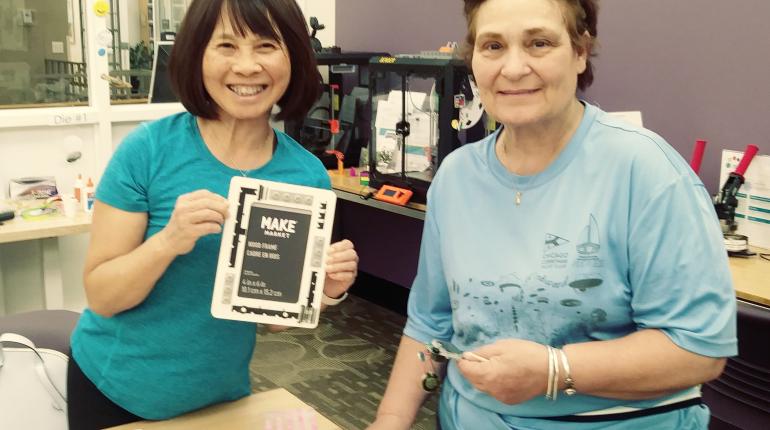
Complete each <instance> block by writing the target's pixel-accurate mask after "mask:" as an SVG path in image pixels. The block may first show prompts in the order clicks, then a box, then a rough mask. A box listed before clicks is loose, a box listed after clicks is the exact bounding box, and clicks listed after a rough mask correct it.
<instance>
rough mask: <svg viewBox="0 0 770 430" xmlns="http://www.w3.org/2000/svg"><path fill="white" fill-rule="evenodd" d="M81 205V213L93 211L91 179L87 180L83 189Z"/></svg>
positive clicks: (92, 184) (92, 185)
mask: <svg viewBox="0 0 770 430" xmlns="http://www.w3.org/2000/svg"><path fill="white" fill-rule="evenodd" d="M81 203H82V204H83V211H85V212H88V213H91V211H93V210H94V182H93V181H92V180H91V178H88V183H86V187H85V188H83V193H82V194H81Z"/></svg>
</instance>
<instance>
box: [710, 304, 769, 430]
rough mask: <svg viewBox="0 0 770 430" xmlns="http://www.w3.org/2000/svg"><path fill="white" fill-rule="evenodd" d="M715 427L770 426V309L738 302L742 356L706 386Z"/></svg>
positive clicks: (751, 429) (728, 429) (749, 429)
mask: <svg viewBox="0 0 770 430" xmlns="http://www.w3.org/2000/svg"><path fill="white" fill-rule="evenodd" d="M703 399H704V401H705V403H706V404H707V405H708V406H709V408H710V409H711V425H710V426H709V428H710V429H711V430H734V429H742V430H754V429H757V430H759V429H762V430H766V429H770V308H765V307H762V306H757V305H753V304H749V303H745V302H741V301H739V302H738V356H737V357H734V358H729V359H728V360H727V365H726V366H725V370H724V372H723V373H722V375H721V376H720V377H719V379H717V380H715V381H711V382H709V383H707V384H705V385H704V386H703Z"/></svg>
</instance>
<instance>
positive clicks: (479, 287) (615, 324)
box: [404, 105, 737, 430]
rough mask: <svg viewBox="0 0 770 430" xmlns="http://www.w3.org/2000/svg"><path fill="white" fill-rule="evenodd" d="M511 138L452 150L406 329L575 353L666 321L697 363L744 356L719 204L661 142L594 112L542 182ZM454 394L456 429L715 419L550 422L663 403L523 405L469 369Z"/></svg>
mask: <svg viewBox="0 0 770 430" xmlns="http://www.w3.org/2000/svg"><path fill="white" fill-rule="evenodd" d="M497 136H498V133H495V134H493V135H490V136H489V137H487V138H486V139H484V140H482V141H480V142H477V143H474V144H470V145H465V146H463V147H461V148H459V149H457V150H456V151H454V152H452V153H451V154H450V155H449V156H448V157H447V158H446V159H445V160H444V162H443V163H442V165H441V168H440V169H439V171H438V173H437V175H436V177H435V178H434V180H433V183H432V185H431V188H430V190H429V192H428V212H427V214H426V219H425V227H424V230H423V240H422V249H421V251H420V263H419V267H418V270H417V276H416V278H415V281H414V284H413V286H412V290H411V293H410V297H409V305H408V314H409V319H408V322H407V325H406V328H405V330H404V333H405V334H406V335H408V336H410V337H412V338H414V339H417V340H418V341H421V342H428V341H430V340H431V339H433V338H436V339H443V340H451V341H452V342H453V343H454V344H456V345H458V346H460V347H461V348H463V349H471V350H472V349H475V348H478V347H480V346H482V345H486V344H490V343H494V342H495V341H497V340H500V339H506V338H518V339H527V340H531V341H534V342H538V343H541V344H547V345H552V346H555V347H561V346H563V345H565V344H569V343H576V342H587V341H594V340H605V339H614V338H618V337H622V336H625V335H627V334H630V333H633V332H634V331H637V330H640V329H645V328H654V329H659V330H661V331H662V332H663V333H665V334H666V335H667V336H668V337H669V338H670V339H671V340H672V341H673V342H674V343H675V344H676V345H678V346H680V347H682V348H684V349H686V350H688V351H691V352H694V353H696V354H701V355H705V356H711V357H727V356H731V355H735V354H736V353H737V339H736V333H735V292H734V290H733V287H732V281H731V276H730V272H729V268H728V262H727V254H726V252H725V249H724V244H723V240H722V234H721V231H720V228H719V223H718V221H717V218H716V214H715V212H714V209H713V205H712V203H711V200H710V198H709V195H708V193H707V192H706V189H705V187H704V186H703V183H702V182H701V181H700V180H699V179H698V177H697V176H696V175H695V174H694V173H693V172H692V169H690V167H689V166H688V165H687V163H686V162H685V161H684V160H683V159H682V157H681V156H680V155H679V154H678V153H677V152H676V151H675V150H674V149H673V148H671V146H669V145H668V144H667V143H666V142H665V141H664V140H663V139H662V138H661V137H660V136H658V135H656V134H654V133H652V132H650V131H648V130H645V129H642V128H638V127H633V126H631V125H628V124H625V123H623V122H621V121H619V120H617V119H615V118H614V117H612V116H609V115H607V114H606V113H604V112H602V111H601V110H600V109H598V108H596V107H594V106H591V105H586V106H585V113H584V115H583V118H582V121H581V123H580V126H579V127H578V129H577V131H576V132H575V134H574V136H573V137H572V138H571V140H570V142H569V143H568V144H567V146H566V147H565V148H564V150H563V151H562V152H561V153H560V154H559V156H558V157H557V159H556V160H554V161H553V162H552V163H551V165H549V166H548V167H547V168H546V169H545V170H544V171H542V172H540V173H538V174H536V175H532V176H518V175H514V174H511V173H510V172H509V171H508V170H506V168H505V167H504V166H503V165H502V163H501V162H500V160H499V159H498V158H497V156H496V154H495V142H496V140H497ZM517 193H520V195H519V196H520V198H518V199H517V198H516V195H517ZM517 201H518V204H517ZM545 365H546V363H543V366H545ZM545 385H546V384H545V381H543V386H544V387H545ZM578 385H579V381H578ZM444 390H445V392H444V393H443V395H442V403H441V406H440V407H439V410H440V411H441V415H442V424H443V427H444V428H445V429H447V430H449V429H453V428H484V429H507V428H517V429H549V430H550V429H562V428H570V429H596V428H627V429H637V428H671V429H673V428H676V429H689V428H702V427H703V425H704V424H703V423H704V422H708V412H707V411H706V410H705V407H699V406H696V407H692V408H688V409H685V410H679V411H674V412H670V413H666V414H660V415H655V416H650V417H644V418H637V419H634V420H629V421H624V422H620V423H617V422H615V423H613V422H610V423H590V424H584V423H574V422H571V423H559V422H554V421H548V420H543V419H539V418H538V417H549V416H560V415H571V414H575V413H581V412H586V411H593V410H599V409H605V408H609V407H613V406H619V405H625V406H631V407H637V408H646V407H649V406H651V405H653V404H655V403H657V402H659V401H661V400H662V399H652V400H643V401H623V400H616V399H607V398H600V397H595V396H590V395H586V394H584V393H578V394H577V395H575V396H572V397H569V396H566V395H563V394H562V395H560V396H559V398H558V401H556V402H552V401H549V400H546V399H545V398H544V397H543V396H539V397H537V398H534V399H532V400H530V401H527V402H524V403H521V404H516V405H507V404H503V403H501V402H499V401H497V400H496V399H494V398H492V397H490V396H489V395H487V394H485V393H482V392H480V391H478V390H476V389H475V388H474V387H473V386H472V385H471V384H470V383H469V382H468V381H467V380H466V379H465V378H464V377H463V376H462V374H461V373H460V372H459V370H458V369H457V366H456V364H455V363H454V362H452V363H451V364H450V365H449V368H448V377H447V381H446V384H445V387H444ZM482 423H484V424H482ZM492 423H497V424H492Z"/></svg>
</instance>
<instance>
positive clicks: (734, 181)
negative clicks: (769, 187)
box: [714, 145, 758, 234]
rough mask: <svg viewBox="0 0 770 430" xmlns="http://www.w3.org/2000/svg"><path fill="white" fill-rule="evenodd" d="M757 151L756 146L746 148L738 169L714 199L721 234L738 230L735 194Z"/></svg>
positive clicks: (728, 178) (731, 174)
mask: <svg viewBox="0 0 770 430" xmlns="http://www.w3.org/2000/svg"><path fill="white" fill-rule="evenodd" d="M757 151H758V148H757V146H756V145H748V146H747V147H746V151H744V153H743V158H741V162H740V163H738V167H736V168H735V171H733V172H732V173H730V175H729V176H728V177H727V180H725V183H724V185H722V189H721V191H719V193H718V194H717V195H716V197H715V198H714V209H715V210H716V213H717V218H719V224H720V225H721V226H722V233H723V234H732V233H733V232H735V230H736V229H737V228H738V224H736V222H735V209H736V208H737V207H738V199H737V198H736V194H738V190H739V189H740V188H741V185H743V183H744V182H745V178H744V176H743V175H744V174H745V173H746V169H748V168H749V164H751V160H752V159H753V158H754V156H755V155H757Z"/></svg>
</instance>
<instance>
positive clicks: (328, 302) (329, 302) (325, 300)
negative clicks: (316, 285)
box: [321, 291, 348, 306]
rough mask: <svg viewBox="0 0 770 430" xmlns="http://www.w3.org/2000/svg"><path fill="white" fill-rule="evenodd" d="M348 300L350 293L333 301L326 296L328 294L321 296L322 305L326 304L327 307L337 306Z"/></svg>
mask: <svg viewBox="0 0 770 430" xmlns="http://www.w3.org/2000/svg"><path fill="white" fill-rule="evenodd" d="M347 298H348V292H347V291H345V293H343V294H342V296H340V297H339V298H336V299H333V298H331V297H329V296H327V295H326V293H323V294H322V295H321V303H323V304H325V305H326V306H337V305H338V304H340V303H342V301H343V300H345V299H347Z"/></svg>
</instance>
